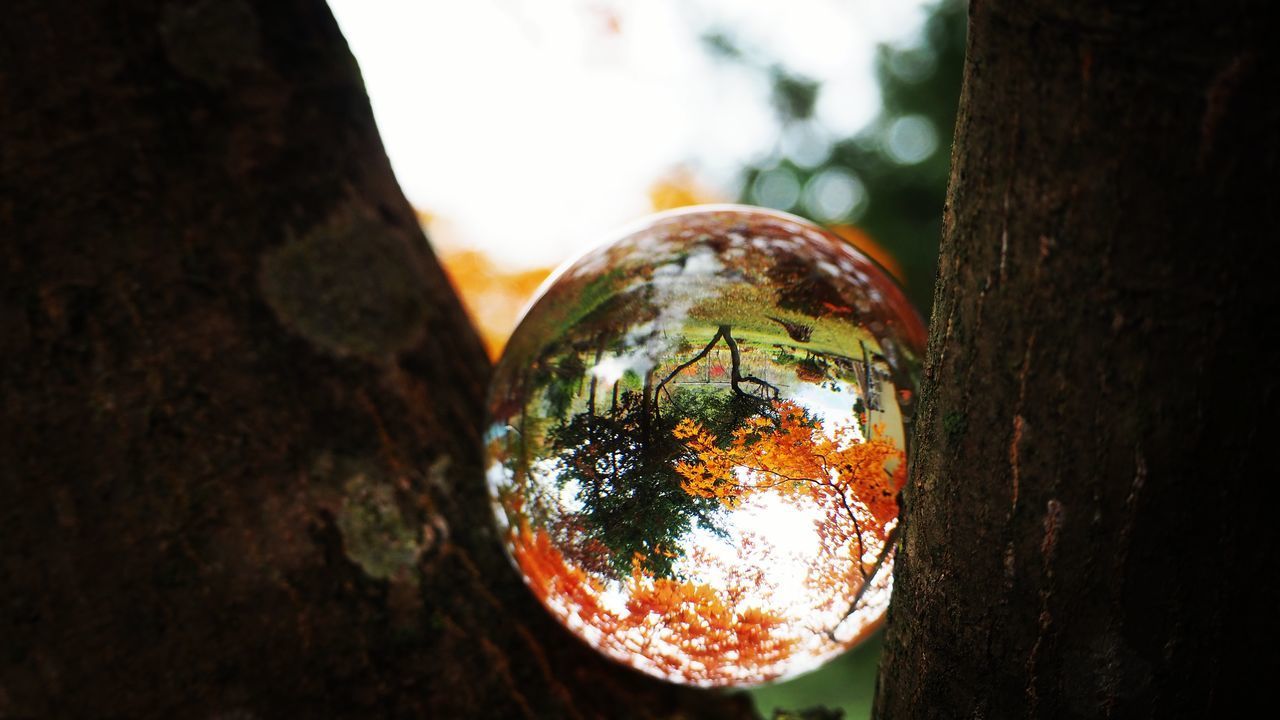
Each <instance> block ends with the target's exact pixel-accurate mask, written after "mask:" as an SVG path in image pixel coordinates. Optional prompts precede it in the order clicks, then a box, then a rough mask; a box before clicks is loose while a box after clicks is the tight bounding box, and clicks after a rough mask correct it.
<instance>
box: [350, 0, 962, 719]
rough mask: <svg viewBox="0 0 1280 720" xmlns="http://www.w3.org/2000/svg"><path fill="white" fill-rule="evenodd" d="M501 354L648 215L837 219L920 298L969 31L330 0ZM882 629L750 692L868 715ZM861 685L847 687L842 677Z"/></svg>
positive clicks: (894, 18)
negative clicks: (534, 307) (528, 316)
mask: <svg viewBox="0 0 1280 720" xmlns="http://www.w3.org/2000/svg"><path fill="white" fill-rule="evenodd" d="M330 5H331V6H332V7H333V10H334V13H335V14H336V16H337V18H338V21H339V23H340V24H341V26H342V30H343V32H344V33H345V35H346V37H347V40H348V42H349V43H350V44H351V48H352V51H353V52H354V54H355V56H356V59H357V60H358V62H359V64H360V68H361V71H362V73H363V75H364V80H365V84H366V87H367V89H368V92H369V96H370V100H371V101H372V104H373V110H374V113H375V115H376V117H377V121H378V127H379V130H380V132H381V134H382V138H383V142H384V143H385V145H386V148H387V153H388V155H389V156H390V158H391V162H392V165H393V166H394V168H395V172H396V175H397V177H398V178H399V180H400V184H401V186H402V187H403V188H404V191H405V193H406V195H407V196H408V198H409V200H410V202H412V203H413V204H414V206H415V207H416V208H418V210H419V212H420V216H421V218H422V221H423V223H424V226H425V227H426V228H427V231H428V235H429V237H430V239H431V242H432V245H433V246H434V248H435V250H436V252H437V254H438V255H439V256H440V257H441V259H442V260H443V262H444V264H445V266H446V270H448V272H449V274H450V276H451V278H452V279H453V281H454V283H455V285H456V286H457V288H458V290H459V292H460V294H461V295H462V296H463V300H464V302H465V303H466V305H467V308H468V311H469V312H470V313H471V315H472V317H473V319H474V321H475V322H476V325H477V327H478V328H479V329H480V331H481V334H482V335H483V337H484V340H485V343H486V345H487V346H488V348H489V350H490V352H491V353H494V354H496V353H497V352H499V351H500V349H501V347H502V344H503V342H504V341H505V339H506V337H507V334H508V333H509V332H510V330H511V328H512V327H513V325H514V323H515V322H516V319H517V316H518V314H519V311H520V309H521V308H522V307H523V305H524V303H525V302H526V301H527V300H528V298H529V296H530V294H531V293H532V292H533V291H534V290H535V289H536V288H537V286H538V284H539V283H540V282H541V280H542V279H543V278H544V277H545V275H546V274H547V273H548V272H549V271H550V269H551V268H553V267H554V266H555V265H557V264H559V263H560V262H561V261H563V260H564V259H566V258H568V257H570V256H572V255H573V254H575V253H576V252H578V251H579V250H581V249H582V248H583V247H584V246H586V245H589V244H591V243H594V242H598V241H599V240H601V239H602V238H605V237H608V236H609V235H610V234H611V233H612V232H613V230H614V229H616V228H618V227H619V226H621V225H623V224H626V223H628V222H630V221H633V220H635V219H637V218H638V217H641V216H643V215H645V214H647V213H649V212H652V211H654V210H661V209H667V208H671V207H678V206H681V205H687V204H692V203H700V202H718V201H738V202H746V203H750V204H755V205H764V206H769V207H774V208H778V209H781V210H787V211H790V212H793V213H796V214H799V215H802V216H805V217H808V218H810V219H813V220H815V221H818V222H820V223H823V224H825V225H827V226H828V227H831V228H832V229H833V230H835V231H836V232H837V233H838V234H840V235H841V236H843V237H845V238H846V239H848V240H850V241H851V242H852V243H854V244H855V245H857V246H859V247H860V248H862V249H863V250H864V251H865V252H867V253H868V254H869V255H871V256H872V257H873V258H875V259H876V260H877V261H879V262H880V263H881V264H882V265H884V266H885V267H886V268H887V269H888V270H889V271H890V272H891V273H893V274H894V275H895V276H896V277H897V278H898V279H899V280H900V281H901V282H902V283H903V285H904V287H905V289H906V290H907V293H908V295H909V296H910V298H911V299H912V301H913V302H914V303H915V304H916V305H917V307H918V308H919V309H920V310H921V311H922V312H927V309H928V303H929V301H930V297H931V295H932V283H933V279H934V271H935V263H936V257H937V243H938V233H939V226H940V217H941V210H942V202H943V194H944V192H945V188H946V179H947V163H948V158H949V154H950V153H949V150H950V138H951V134H952V130H953V125H954V113H955V106H956V102H957V99H958V96H959V78H960V63H961V59H962V53H963V45H964V14H963V9H962V6H961V4H960V3H957V2H951V1H944V2H942V3H941V4H937V3H936V2H925V1H922V0H895V1H894V2H885V1H884V0H792V1H791V2H787V3H779V2H776V0H773V1H768V0H750V1H748V0H646V1H645V2H630V3H624V2H621V1H620V0H612V1H611V0H537V1H536V2H534V1H533V0H476V1H474V2H465V3H458V2H453V3H446V2H443V1H441V0H376V1H373V2H371V1H370V0H330ZM878 653H879V642H878V640H877V641H873V642H871V643H869V647H868V646H864V648H863V649H861V650H858V651H855V652H853V653H851V654H849V655H846V656H845V657H844V658H842V659H841V660H838V661H836V662H835V663H833V665H832V666H828V668H827V669H824V670H820V671H818V672H817V673H814V674H812V675H809V676H806V677H803V678H800V679H797V680H794V681H791V682H789V683H783V684H781V685H776V686H772V687H769V688H764V689H761V690H757V691H754V695H755V697H756V701H757V703H758V705H759V707H760V710H761V712H762V714H764V715H765V716H769V715H771V714H772V712H773V710H774V709H775V708H776V707H784V708H788V709H797V708H798V707H799V706H808V705H813V704H825V705H827V706H828V707H842V708H844V709H845V711H846V717H850V718H858V717H866V716H868V715H869V708H870V701H871V693H872V689H873V685H874V677H875V676H874V669H875V663H876V661H877V658H878ZM851 678H852V680H851Z"/></svg>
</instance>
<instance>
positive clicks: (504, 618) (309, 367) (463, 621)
mask: <svg viewBox="0 0 1280 720" xmlns="http://www.w3.org/2000/svg"><path fill="white" fill-rule="evenodd" d="M0 108H3V110H2V111H0V138H2V139H3V142H2V144H0V227H3V228H4V238H5V242H4V244H3V249H2V250H0V253H2V255H0V257H2V258H3V262H4V265H5V282H4V285H3V289H2V291H0V292H2V293H3V302H2V303H0V348H2V349H3V357H4V365H3V367H2V368H0V391H2V392H3V403H4V416H3V417H4V425H3V428H0V430H2V432H0V461H2V462H3V467H4V471H3V475H2V476H0V650H2V651H3V652H2V655H0V716H3V717H12V716H40V717H55V716H56V717H75V716H89V717H104V716H113V715H124V716H139V717H141V716H173V717H224V718H228V717H236V718H241V717H289V716H301V717H346V716H377V717H387V716H392V715H395V716H406V717H439V718H446V717H501V718H511V717H530V718H532V717H584V718H585V717H626V716H631V717H663V716H674V715H680V716H684V717H689V716H697V717H743V716H747V715H748V714H749V706H748V704H747V703H746V701H745V700H743V699H742V697H741V696H724V695H714V694H706V693H699V692H694V691H687V690H681V689H678V688H674V687H672V686H667V685H663V684H660V683H657V682H654V681H651V680H648V679H645V678H643V677H641V676H640V675H638V674H636V673H633V672H631V671H629V670H624V669H622V668H620V667H617V666H614V665H611V664H609V663H606V662H605V661H603V660H601V659H600V658H599V656H598V655H596V654H595V653H594V652H592V651H590V650H588V649H587V648H586V647H585V646H584V645H582V644H580V643H579V642H577V641H576V640H574V639H573V638H572V637H571V636H570V635H569V634H568V633H567V632H565V631H563V630H562V629H561V628H560V627H559V626H558V625H557V624H556V623H555V622H554V621H553V620H551V619H550V617H549V616H548V615H547V614H546V613H544V612H543V610H542V609H541V608H539V607H537V606H536V604H535V601H534V600H533V599H532V596H531V595H530V594H529V593H527V592H526V591H525V589H524V588H523V586H522V585H521V583H520V580H519V579H518V577H517V576H516V574H515V573H514V571H513V570H512V569H511V568H510V567H509V565H508V564H507V562H506V560H505V559H504V558H503V557H502V555H501V553H500V550H499V545H498V542H497V538H496V537H495V536H494V532H493V530H491V529H490V518H491V517H492V512H491V511H490V510H489V508H488V506H487V500H486V498H485V493H484V489H483V478H482V473H481V469H480V466H479V465H480V463H479V446H480V433H481V425H482V396H483V393H484V388H485V384H486V380H487V376H488V372H489V366H488V363H487V361H486V359H485V355H484V352H483V351H482V349H481V346H480V344H479V342H478V341H477V339H476V337H475V334H474V333H473V331H472V330H471V328H470V326H469V325H468V323H467V321H466V319H465V317H464V315H463V312H462V310H461V308H460V306H459V304H458V302H457V300H456V299H455V297H454V295H453V294H452V292H451V291H450V289H449V286H448V284H447V282H446V280H445V278H444V276H443V275H442V273H441V271H440V268H439V267H438V266H437V264H436V262H435V260H434V259H433V257H432V255H431V253H430V250H429V249H428V247H427V245H426V243H425V241H424V239H423V237H422V235H421V232H420V230H419V229H418V227H417V226H416V224H415V218H414V214H413V213H412V212H411V210H410V208H409V206H408V204H407V203H406V202H405V200H404V198H403V196H402V195H401V193H400V190H399V188H398V187H397V185H396V183H395V180H394V178H393V177H392V174H391V171H390V168H389V166H388V163H387V159H386V157H385V155H384V153H383V150H382V147H381V145H380V143H379V140H378V137H377V133H376V130H375V128H374V124H373V119H372V116H371V114H370V111H369V107H368V101H367V99H366V97H365V94H364V90H363V87H362V85H361V82H360V78H359V74H358V71H357V69H356V67H355V63H354V62H353V60H352V58H351V55H350V54H349V52H348V51H347V49H346V46H345V44H344V42H343V40H342V38H341V36H340V34H339V32H338V29H337V27H336V25H335V23H334V21H333V19H332V17H331V16H330V15H329V13H328V11H327V9H326V8H325V6H324V4H323V3H322V2H320V1H319V0H272V1H270V2H268V1H267V0H260V1H257V2H249V1H248V0H194V1H190V2H177V1H175V2H167V3H166V2H159V1H158V0H151V1H136V2H127V3H125V2H110V1H108V0H75V1H74V2H73V1H72V0H16V4H15V3H10V4H9V5H8V6H6V8H5V19H4V22H3V23H0ZM466 111H467V110H466V105H465V98H458V99H457V102H456V103H454V104H451V105H448V106H442V107H441V112H466ZM423 132H431V128H423Z"/></svg>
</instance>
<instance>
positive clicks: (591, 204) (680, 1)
mask: <svg viewBox="0 0 1280 720" xmlns="http://www.w3.org/2000/svg"><path fill="white" fill-rule="evenodd" d="M330 5H331V6H332V8H333V11H334V13H335V15H336V16H337V18H338V21H339V23H340V24H341V26H342V30H343V32H344V34H345V35H346V37H347V40H348V42H349V43H350V44H351V48H352V50H353V52H354V53H355V56H356V58H357V60H358V61H359V63H360V67H361V70H362V72H363V74H364V79H365V85H366V87H367V89H368V92H369V96H370V99H371V101H372V104H373V110H374V114H375V115H376V117H377V121H378V127H379V130H380V131H381V134H382V138H383V141H384V143H385V144H386V147H387V152H388V154H389V155H390V157H391V162H392V165H393V166H394V167H395V171H396V175H397V177H398V178H399V180H400V184H401V186H402V187H403V188H404V191H405V194H406V195H408V197H409V200H410V202H412V203H413V204H414V205H415V206H417V207H419V208H421V209H423V210H426V211H427V212H429V213H431V214H432V216H433V217H434V218H436V219H435V220H433V222H432V226H431V228H430V230H431V235H432V241H433V242H434V243H436V244H437V245H442V246H451V247H471V248H476V249H480V250H484V251H486V252H488V253H490V254H491V255H493V256H494V257H495V258H497V259H498V260H500V261H503V262H505V263H507V264H508V265H509V266H511V267H523V266H533V265H554V264H556V263H559V262H560V261H561V260H562V259H564V258H565V257H567V256H568V255H570V254H572V253H573V252H574V251H575V250H577V249H578V248H580V247H582V246H583V245H584V244H587V243H591V242H595V241H598V240H599V239H600V238H601V237H602V236H604V235H605V234H607V233H610V232H611V231H612V230H613V229H614V228H616V227H618V226H619V225H621V224H623V223H625V222H629V221H631V220H634V219H635V218H637V217H639V216H640V215H643V214H645V213H647V212H648V211H649V209H650V205H649V198H648V190H649V188H650V187H651V186H652V185H653V183H654V182H655V181H657V180H659V179H660V178H662V177H664V176H668V175H669V174H670V173H672V172H673V171H674V170H675V169H676V168H679V167H681V166H684V167H686V168H687V169H688V170H690V171H691V172H692V173H693V174H694V176H695V177H696V178H697V179H698V180H699V181H700V182H702V183H704V184H706V185H707V186H708V187H709V188H711V189H712V190H713V192H716V193H719V194H720V195H721V199H732V197H733V195H734V194H735V189H734V186H733V182H734V175H735V173H736V171H737V170H738V169H739V168H741V167H742V166H743V165H744V164H745V163H747V162H749V161H751V159H752V158H755V157H758V156H759V155H761V154H764V153H767V152H768V151H769V150H770V149H771V148H773V147H774V145H775V143H777V142H780V141H783V142H786V141H788V140H786V139H780V138H779V137H778V129H777V126H776V124H775V120H774V117H773V112H772V108H771V106H770V104H769V98H768V87H767V83H766V82H765V79H764V77H763V76H762V75H761V74H760V73H758V72H752V71H749V70H746V69H744V68H743V67H741V66H739V65H736V64H732V63H725V62H723V61H720V60H717V59H715V58H713V57H711V56H710V55H709V54H708V53H707V52H706V51H705V49H704V47H703V44H702V43H701V42H700V40H699V38H700V37H701V36H702V35H703V34H705V33H707V32H708V31H712V30H725V31H726V32H727V33H728V34H729V35H730V36H731V37H733V38H734V39H735V40H736V41H737V42H738V43H739V44H740V45H741V46H742V47H743V48H744V49H746V50H748V51H751V52H755V53H758V54H759V55H760V56H761V57H763V58H765V59H766V60H767V61H770V62H772V61H780V62H781V63H782V64H783V65H785V66H786V67H787V68H788V69H789V70H791V71H792V72H796V73H800V74H803V75H807V76H809V77H812V78H814V79H817V80H820V81H822V82H823V83H824V90H823V93H822V96H821V97H820V101H819V104H818V108H817V111H818V117H817V122H816V125H815V127H814V128H812V129H811V131H816V132H818V133H825V134H828V135H831V136H843V135H847V134H849V133H852V132H854V131H856V130H858V129H859V128H861V127H862V126H863V125H865V124H866V123H867V122H869V121H870V120H871V119H872V118H873V117H874V116H875V114H876V112H877V110H878V97H879V95H878V91H877V88H876V84H875V80H874V77H873V75H872V67H873V60H874V55H875V46H876V44H877V43H880V42H895V41H902V40H905V39H907V38H909V37H911V36H912V35H914V34H916V33H917V32H918V31H919V28H920V24H921V22H922V21H923V19H924V14H923V12H922V6H923V5H924V1H923V0H895V1H894V2H886V1H885V0H843V1H841V0H788V2H785V3H783V2H779V1H778V0H644V1H643V2H630V3H624V2H621V1H620V0H614V1H610V0H470V1H468V2H444V1H443V0H330Z"/></svg>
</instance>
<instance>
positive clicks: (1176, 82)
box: [877, 0, 1280, 720]
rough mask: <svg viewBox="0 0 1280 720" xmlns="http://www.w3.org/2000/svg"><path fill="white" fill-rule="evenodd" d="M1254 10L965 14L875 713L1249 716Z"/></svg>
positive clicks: (1270, 399)
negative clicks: (961, 70)
mask: <svg viewBox="0 0 1280 720" xmlns="http://www.w3.org/2000/svg"><path fill="white" fill-rule="evenodd" d="M1267 9H1269V8H1268V4H1267V3H1264V2H1226V3H1222V2H1206V1H1197V2H1190V3H1178V4H1176V5H1161V6H1159V7H1155V6H1143V5H1142V4H1138V3H1127V4H1116V3H1100V2H1066V1H1064V0H1034V1H1031V2H1027V1H1025V0H1023V1H1019V2H1014V1H1012V0H983V1H982V2H974V3H973V4H972V5H971V8H970V29H969V33H970V35H969V49H968V58H967V60H966V69H965V80H964V82H965V86H964V93H963V98H962V101H961V110H960V119H959V124H958V131H957V137H956V145H955V149H954V153H953V167H952V176H951V190H950V196H949V200H948V208H947V213H946V220H945V230H944V238H943V246H942V253H941V263H940V275H939V281H940V286H939V288H938V290H937V295H936V302H935V308H934V316H933V320H932V327H931V340H930V347H929V357H928V362H927V368H926V380H925V386H924V387H923V389H922V409H921V417H920V422H919V426H918V431H917V436H916V439H917V443H918V444H917V447H918V455H917V458H916V464H915V466H914V468H913V473H914V476H913V479H912V484H911V485H910V487H909V490H908V492H907V495H906V497H905V517H906V520H905V522H904V525H903V528H904V537H903V541H902V544H901V545H900V554H899V556H898V559H897V567H896V568H895V583H896V586H895V594H894V598H893V604H892V607H891V610H890V618H889V626H888V634H887V638H886V655H885V658H884V661H883V663H882V666H881V675H880V679H879V685H878V691H877V715H878V717H880V718H891V719H894V720H897V719H899V718H921V717H939V718H953V717H974V718H1018V717H1046V718H1048V717H1152V718H1172V717H1191V718H1202V717H1233V716H1243V715H1232V714H1230V710H1231V709H1232V708H1234V707H1235V706H1237V705H1239V704H1242V703H1245V702H1247V701H1249V700H1255V699H1258V698H1259V697H1260V696H1261V695H1262V694H1264V693H1269V692H1271V690H1270V683H1268V682H1267V681H1266V679H1264V675H1263V674H1264V673H1265V672H1267V671H1268V669H1269V667H1270V666H1271V663H1269V662H1268V661H1267V658H1268V657H1269V656H1270V655H1271V653H1272V652H1273V648H1272V647H1271V644H1272V643H1273V642H1274V638H1275V632H1274V630H1275V621H1274V616H1275V614H1276V607H1277V602H1276V600H1277V598H1276V591H1275V589H1274V588H1275V585H1274V583H1273V582H1272V580H1273V578H1274V569H1275V560H1274V557H1273V554H1274V553H1275V551H1276V549H1277V545H1276V535H1275V527H1276V525H1277V523H1276V522H1275V520H1274V519H1273V518H1271V517H1270V516H1271V515H1273V514H1274V513H1275V511H1276V506H1275V505H1274V503H1273V498H1274V492H1273V491H1271V489H1270V487H1269V486H1270V485H1272V484H1273V483H1274V479H1275V476H1276V472H1275V471H1276V466H1277V462H1276V460H1275V457H1276V456H1275V451H1274V449H1273V448H1270V447H1268V446H1269V444H1270V443H1269V442H1268V436H1267V428H1268V425H1269V424H1268V422H1267V421H1268V420H1269V419H1270V418H1272V417H1274V416H1275V414H1276V412H1277V392H1276V390H1277V381H1276V375H1275V370H1276V368H1277V367H1280V362H1278V357H1277V352H1276V350H1275V347H1276V341H1277V337H1276V336H1277V327H1278V324H1277V323H1276V321H1275V317H1274V312H1273V311H1274V310H1275V308H1276V305H1277V303H1276V301H1275V299H1274V297H1275V290H1274V286H1275V283H1276V277H1277V274H1276V270H1277V266H1276V262H1275V260H1274V258H1273V255H1274V254H1275V253H1274V252H1273V251H1272V248H1271V247H1270V246H1271V245H1273V244H1274V243H1275V241H1276V238H1277V237H1280V216H1278V215H1277V214H1276V212H1275V207H1274V201H1275V197H1274V196H1275V190H1276V178H1277V177H1280V94H1278V93H1277V92H1276V88H1278V87H1280V73H1278V72H1277V65H1278V63H1277V50H1276V49H1277V45H1276V43H1275V42H1274V39H1273V38H1272V37H1270V35H1271V33H1272V32H1273V28H1272V27H1271V24H1270V23H1269V22H1268V21H1266V20H1263V18H1267V17H1269V15H1268V13H1266V12H1265V11H1266V10H1267ZM1273 702H1274V701H1273V700H1271V699H1269V698H1268V699H1267V701H1266V704H1264V705H1263V707H1266V706H1269V705H1270V704H1273Z"/></svg>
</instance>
